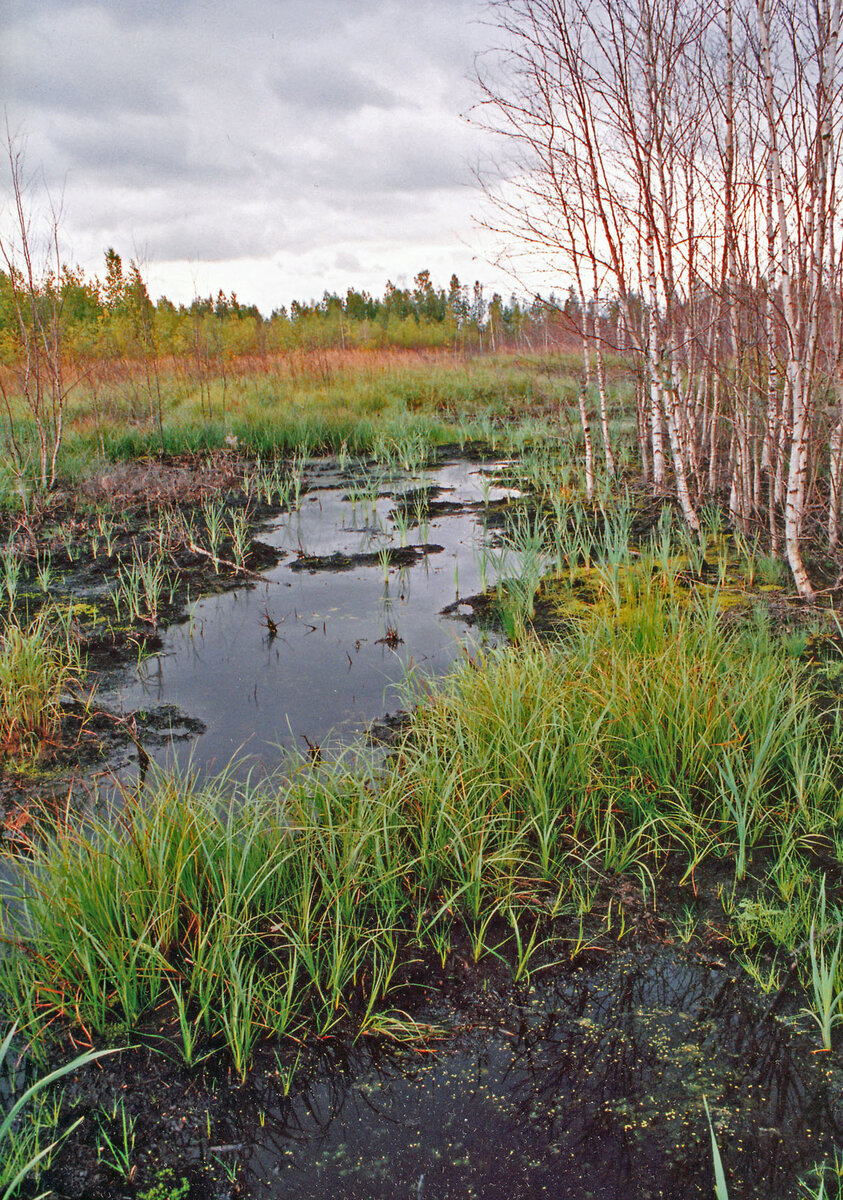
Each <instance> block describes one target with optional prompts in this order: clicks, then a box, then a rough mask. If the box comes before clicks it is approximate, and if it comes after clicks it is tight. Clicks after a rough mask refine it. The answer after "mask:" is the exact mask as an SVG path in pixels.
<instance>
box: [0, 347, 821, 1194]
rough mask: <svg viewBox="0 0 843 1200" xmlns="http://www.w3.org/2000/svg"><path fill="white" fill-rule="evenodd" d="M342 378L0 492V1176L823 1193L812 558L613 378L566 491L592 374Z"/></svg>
mask: <svg viewBox="0 0 843 1200" xmlns="http://www.w3.org/2000/svg"><path fill="white" fill-rule="evenodd" d="M326 362H327V360H326V359H325V357H324V355H319V356H317V357H315V358H314V359H312V360H306V359H305V358H304V357H302V358H300V359H299V360H298V366H297V370H296V373H295V377H293V376H290V375H286V376H285V374H284V366H283V360H282V365H281V366H279V367H278V368H277V370H276V373H275V375H274V376H273V375H269V374H267V373H253V374H252V375H249V374H248V373H247V372H245V371H244V373H243V375H242V376H241V377H239V379H238V380H237V382H236V383H232V382H231V381H228V382H227V383H226V387H225V391H224V392H222V391H221V387H222V385H221V383H220V381H218V380H217V381H215V382H213V381H212V382H213V387H212V388H211V390H203V391H202V392H201V395H200V397H199V399H198V400H197V399H196V396H195V395H194V397H193V399H191V394H192V393H191V388H190V386H189V385H188V384H186V383H185V382H184V381H181V382H180V381H179V379H178V378H177V377H176V376H174V377H173V378H172V379H165V402H164V403H163V406H162V412H163V422H162V423H161V425H160V427H159V428H157V429H156V427H155V423H154V422H150V423H149V425H148V427H147V428H146V431H145V432H144V426H143V423H142V422H139V423H137V425H136V426H135V428H134V432H132V433H131V434H129V433H127V432H125V430H126V428H127V427H128V426H127V422H126V413H125V408H124V406H125V405H126V404H127V403H129V400H127V397H128V396H129V391H128V390H127V386H126V380H127V379H128V378H131V375H130V374H127V375H126V376H125V377H124V378H122V379H120V380H118V381H117V383H116V384H114V385H112V390H111V391H108V390H107V389H105V388H99V389H98V390H96V394H94V392H92V391H88V392H86V391H85V390H84V388H83V389H80V391H79V394H78V396H76V397H75V398H74V400H73V403H72V405H71V407H70V409H69V412H68V418H69V420H68V431H67V433H66V436H65V440H64V443H63V445H62V448H61V455H60V457H59V466H60V470H59V474H58V479H59V482H58V485H57V486H56V487H55V488H54V489H52V490H48V491H46V492H43V491H39V489H38V488H37V486H36V485H35V484H34V483H32V482H31V481H29V482H27V478H26V476H25V475H24V474H21V473H18V475H15V474H14V472H10V474H9V477H8V479H7V481H6V482H7V490H6V494H5V498H4V508H3V511H2V522H3V549H2V554H1V555H0V585H2V604H3V618H2V619H3V625H2V631H1V632H0V672H2V677H3V690H2V711H0V729H1V730H2V746H3V760H2V776H0V797H1V798H2V806H3V807H2V863H0V878H2V888H3V899H4V904H3V909H2V926H0V937H2V946H3V951H2V956H0V1012H2V1016H3V1027H4V1028H5V1030H6V1035H5V1038H4V1040H3V1041H2V1043H0V1060H2V1063H3V1075H2V1081H0V1113H4V1114H5V1115H4V1117H3V1121H2V1123H0V1158H2V1166H0V1195H2V1196H3V1197H4V1200H6V1198H7V1197H8V1198H11V1197H12V1196H21V1197H34V1196H37V1195H44V1194H50V1195H53V1196H56V1197H61V1198H64V1200H95V1198H102V1200H117V1198H122V1197H132V1198H135V1200H176V1198H182V1197H183V1198H186V1200H190V1198H196V1200H198V1198H199V1197H203V1198H204V1197H212V1198H214V1200H224V1198H226V1197H235V1196H243V1197H259V1196H266V1197H282V1196H283V1197H287V1198H290V1200H295V1198H301V1200H317V1198H321V1197H328V1196H331V1197H333V1196H345V1197H349V1198H354V1200H376V1198H380V1197H383V1200H387V1197H389V1198H392V1197H396V1196H402V1197H408V1198H409V1200H414V1198H417V1200H422V1198H426V1200H457V1198H458V1197H459V1198H464V1197H487V1198H490V1197H491V1198H497V1197H500V1198H501V1200H504V1198H507V1200H517V1198H527V1197H537V1196H552V1197H556V1198H560V1197H571V1198H572V1200H573V1198H574V1197H576V1198H580V1197H596V1198H600V1200H614V1198H617V1200H620V1198H621V1197H625V1198H626V1197H635V1198H638V1197H640V1198H641V1200H644V1198H645V1197H653V1198H655V1197H664V1198H667V1197H670V1198H672V1200H685V1198H687V1200H690V1198H692V1197H703V1196H711V1195H713V1194H715V1189H716V1195H717V1196H718V1198H719V1200H723V1198H725V1197H726V1196H731V1197H733V1198H734V1197H749V1196H764V1197H777V1198H781V1200H785V1198H786V1197H799V1196H801V1197H815V1198H819V1197H823V1198H828V1197H839V1196H840V1195H843V1149H842V1148H843V1104H841V1096H842V1095H843V1092H841V1084H843V1070H841V1068H842V1067H843V1063H842V1062H841V1057H840V1055H841V1043H840V1036H841V1033H840V1030H839V1028H838V1026H839V1025H840V1023H841V1021H843V889H841V882H840V878H841V877H840V866H841V860H843V800H842V799H841V795H842V794H843V793H841V781H842V780H843V739H841V732H843V728H842V727H843V709H841V700H842V698H843V632H841V627H840V624H839V619H838V616H837V614H836V612H835V598H836V595H837V593H836V590H835V587H836V583H835V580H836V572H837V564H836V562H835V559H834V556H833V555H832V554H829V553H828V551H827V550H824V549H823V548H822V547H821V546H820V544H819V543H817V547H816V549H815V550H812V549H811V546H810V544H809V543H807V542H806V554H811V555H812V557H811V558H810V559H809V561H810V563H811V569H812V571H813V572H814V576H815V578H817V579H821V580H823V581H825V583H824V586H823V587H820V588H818V589H817V595H816V596H815V597H814V598H813V599H812V600H811V601H810V602H809V601H806V600H804V599H800V598H799V597H798V596H797V595H796V594H795V592H794V588H793V584H792V582H791V577H790V575H789V572H788V570H787V567H786V565H785V564H784V563H783V561H782V559H781V557H779V556H778V555H777V554H776V553H774V552H773V551H772V549H771V547H770V545H769V543H768V541H767V540H766V538H765V533H764V530H763V529H760V528H758V527H754V528H753V527H751V526H750V525H748V524H747V523H746V522H742V521H739V520H737V519H736V517H735V513H734V511H730V509H729V506H728V503H727V502H724V497H723V496H722V495H711V496H709V497H708V498H707V500H706V502H705V503H704V504H703V505H701V507H700V529H699V531H695V530H692V529H689V528H688V525H687V523H686V522H685V521H684V520H683V516H682V512H681V509H680V506H679V505H678V504H677V502H676V499H675V497H673V496H672V495H670V494H669V493H668V492H667V491H664V490H656V491H654V490H653V489H652V488H651V487H650V486H648V484H647V482H646V481H645V480H642V478H641V472H640V463H639V462H638V461H637V459H636V405H635V398H634V387H635V384H634V379H633V378H632V377H631V376H630V375H629V374H628V372H627V370H626V368H625V365H624V363H623V362H622V361H621V360H620V359H619V360H618V361H617V362H614V361H610V362H608V363H607V370H608V372H609V381H610V404H609V408H608V425H607V431H608V433H609V436H610V437H611V439H612V444H613V446H614V462H613V468H614V469H613V471H612V472H611V473H610V472H609V471H608V470H604V469H601V467H600V463H599V461H598V462H595V461H594V455H593V454H592V459H591V466H590V471H591V476H590V477H587V476H586V473H585V471H584V465H583V464H584V461H585V447H584V441H583V436H584V435H583V429H582V426H581V424H580V420H579V415H578V414H579V411H580V408H579V399H580V396H579V394H578V393H579V382H578V372H579V371H580V369H581V360H579V359H578V357H577V355H576V354H575V353H570V352H569V353H567V354H566V353H562V352H558V353H557V354H556V356H555V357H554V356H547V357H543V358H530V357H529V356H525V355H520V354H515V353H510V354H504V355H498V356H495V357H492V356H489V355H478V356H476V357H465V356H463V355H453V356H448V355H440V356H438V357H436V358H425V357H424V356H422V355H416V354H411V353H409V352H408V353H407V354H406V355H405V356H403V357H402V356H397V355H392V356H383V357H382V358H380V359H378V358H374V357H373V358H370V359H368V360H366V362H365V363H364V362H363V360H361V358H360V357H359V356H355V354H353V353H350V354H348V355H345V356H340V355H336V356H335V357H334V358H333V359H332V360H331V363H330V367H326ZM288 365H289V364H288ZM167 389H170V390H169V391H168V390H167ZM214 389H217V390H214ZM94 404H95V405H96V420H95V421H94V419H93V417H92V412H93V407H92V406H93V405H94ZM191 406H192V407H191ZM208 411H211V412H212V413H214V414H215V416H214V419H213V421H209V420H208V415H207V414H208ZM22 419H23V418H22V417H18V425H17V427H16V436H17V437H18V438H19V439H20V438H21V437H22V436H23V433H24V432H25V427H24V426H23V425H22V424H21V421H22Z"/></svg>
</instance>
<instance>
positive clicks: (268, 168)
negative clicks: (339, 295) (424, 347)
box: [0, 0, 513, 311]
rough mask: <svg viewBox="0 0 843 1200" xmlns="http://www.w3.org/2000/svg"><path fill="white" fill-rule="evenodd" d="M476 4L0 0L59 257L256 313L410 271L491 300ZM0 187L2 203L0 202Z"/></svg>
mask: <svg viewBox="0 0 843 1200" xmlns="http://www.w3.org/2000/svg"><path fill="white" fill-rule="evenodd" d="M486 18H487V13H486V9H485V5H484V3H483V0H236V2H234V0H0V88H2V99H3V103H4V106H5V110H6V118H7V121H8V124H9V127H10V129H11V130H12V132H13V133H18V134H21V135H25V138H26V158H27V167H28V168H29V169H30V170H33V169H35V168H37V169H38V170H39V171H42V172H43V177H44V179H45V180H46V183H47V184H48V187H49V191H50V194H51V195H52V196H63V218H62V233H63V237H64V242H65V245H66V248H67V255H68V258H69V259H70V260H71V261H73V262H76V263H79V264H80V265H82V266H83V267H84V268H85V269H86V270H87V271H89V272H91V273H100V274H101V273H102V261H103V252H104V250H105V248H106V247H107V246H114V247H115V249H117V250H118V252H119V253H120V254H122V255H123V257H124V259H126V260H128V259H129V258H132V257H138V258H140V259H141V260H142V261H143V262H145V264H146V272H147V275H148V277H149V279H150V290H151V292H152V294H153V295H159V294H161V293H166V294H167V295H169V296H170V297H171V298H173V299H175V300H182V301H184V300H189V299H190V298H191V297H192V296H193V295H195V294H197V293H198V294H207V293H208V292H210V291H216V290H217V289H219V288H223V289H224V290H225V291H232V290H234V291H236V292H237V294H238V296H239V297H240V298H241V300H243V301H245V302H252V303H257V304H258V305H260V307H261V308H262V309H264V310H265V311H270V310H271V309H272V308H273V307H276V306H277V305H279V304H282V303H288V302H289V301H290V300H291V299H292V298H294V297H297V298H299V299H307V298H311V297H318V296H321V294H322V292H323V291H324V290H325V289H328V290H334V289H337V290H340V291H344V290H345V288H346V287H348V286H350V285H355V286H358V287H365V288H368V289H369V290H371V291H373V292H375V293H378V294H379V293H381V292H382V290H383V287H384V285H385V283H386V281H387V279H392V280H393V281H395V282H410V281H411V280H412V276H413V275H414V274H415V273H416V272H417V271H418V270H420V269H422V268H424V267H427V268H429V269H430V271H431V272H432V274H433V277H434V279H435V280H436V281H437V282H440V283H446V282H447V280H448V278H449V277H450V275H451V272H453V271H456V272H457V274H458V275H459V276H460V278H461V279H463V280H464V281H473V280H474V279H476V278H479V279H481V280H483V281H484V282H486V283H487V284H489V285H492V286H495V287H499V288H500V289H501V290H503V291H506V292H508V291H510V290H512V286H513V285H512V283H511V281H509V280H507V279H506V278H505V277H504V276H502V275H501V274H500V273H498V272H496V271H495V269H494V268H493V267H492V266H491V265H490V264H489V260H490V259H492V258H493V257H494V254H495V250H496V246H495V243H494V241H493V240H492V239H491V238H490V237H489V235H484V234H483V233H482V231H480V230H479V229H478V228H477V227H476V225H475V223H474V222H473V220H472V218H473V216H475V215H476V214H477V213H478V212H479V211H480V210H481V208H482V201H481V198H480V195H479V191H478V188H477V186H476V184H475V183H474V177H473V168H474V167H475V166H476V165H477V163H478V162H479V161H483V160H484V159H486V158H487V156H488V155H489V153H490V152H492V150H493V148H492V147H491V146H490V142H489V135H487V134H483V133H482V132H481V131H480V130H478V129H477V127H476V126H475V125H472V124H470V123H469V122H467V121H465V120H464V119H463V114H466V113H467V112H468V110H469V109H470V107H471V105H472V103H474V102H475V101H476V99H477V95H476V90H475V86H474V84H473V83H472V72H473V65H474V57H475V54H476V53H478V52H482V51H483V49H484V48H485V47H487V46H488V45H489V43H490V42H491V41H492V39H493V36H494V35H493V33H492V31H491V30H490V28H489V27H488V25H487V24H486V23H485V21H486ZM7 182H8V181H7V179H6V178H5V177H4V180H3V190H4V196H3V199H4V201H6V202H7V201H8V187H7Z"/></svg>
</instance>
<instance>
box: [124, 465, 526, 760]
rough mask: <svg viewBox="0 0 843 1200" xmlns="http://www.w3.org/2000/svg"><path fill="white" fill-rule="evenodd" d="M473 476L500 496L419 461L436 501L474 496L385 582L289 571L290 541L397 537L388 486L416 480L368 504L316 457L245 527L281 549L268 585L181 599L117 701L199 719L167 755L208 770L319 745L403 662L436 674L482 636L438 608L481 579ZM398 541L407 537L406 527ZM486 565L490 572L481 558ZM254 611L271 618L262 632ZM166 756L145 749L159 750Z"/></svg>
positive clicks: (398, 680)
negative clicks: (298, 493)
mask: <svg viewBox="0 0 843 1200" xmlns="http://www.w3.org/2000/svg"><path fill="white" fill-rule="evenodd" d="M484 481H485V488H486V498H488V499H495V498H496V497H498V496H501V495H503V494H504V493H502V492H501V491H500V490H498V489H491V491H489V488H488V480H487V478H486V476H485V475H484V474H483V473H482V471H481V469H480V468H478V467H477V466H475V465H471V464H467V463H462V462H460V463H447V464H445V465H443V466H440V467H436V468H433V469H430V470H427V471H426V472H425V474H424V482H426V483H427V484H429V485H430V486H431V487H435V488H436V489H443V490H442V492H441V494H439V496H438V498H439V499H441V500H446V501H449V502H457V503H466V504H469V505H475V506H478V505H479V507H477V508H475V509H474V510H472V511H470V512H467V513H466V512H463V513H457V514H455V515H443V516H434V517H433V519H431V521H430V524H429V527H428V528H427V529H426V530H425V531H424V533H425V537H424V540H425V541H426V542H427V543H430V544H435V545H437V546H440V547H442V549H441V550H440V551H439V552H437V553H432V554H430V555H428V556H427V557H426V558H424V559H423V560H422V561H419V562H417V563H416V564H415V565H413V566H410V567H406V568H403V569H400V568H397V567H392V568H390V570H389V579H388V583H387V581H385V579H384V572H383V568H382V566H381V565H380V564H375V565H372V566H365V567H357V568H354V569H352V570H348V571H316V572H310V571H292V570H291V569H290V563H292V562H293V561H294V560H295V557H296V555H297V554H298V553H299V550H300V549H301V550H303V551H304V552H305V553H307V554H309V555H317V554H318V555H328V554H332V553H334V552H337V551H340V552H342V553H345V554H356V553H371V552H373V551H374V552H376V551H378V550H379V549H381V548H382V547H385V546H389V545H392V546H395V547H397V546H399V545H400V544H401V537H400V534H399V531H398V530H397V529H396V528H395V523H394V520H393V519H391V518H390V516H389V514H390V512H391V511H392V510H393V509H394V507H395V499H394V498H393V497H394V496H395V495H396V494H397V495H399V496H400V493H401V492H402V491H404V490H408V489H409V488H411V487H412V486H413V485H414V484H418V482H419V481H418V480H413V479H410V478H408V477H406V476H403V477H402V478H400V479H393V480H391V481H390V480H387V479H384V482H383V483H382V485H381V491H384V492H385V491H389V492H390V493H391V495H389V496H386V495H385V496H382V497H381V498H379V499H378V500H377V501H376V503H375V504H374V505H373V504H372V503H371V501H361V500H359V499H358V500H356V502H355V503H354V504H352V503H350V502H349V501H348V500H347V499H344V497H345V496H346V495H347V494H348V489H349V488H350V487H352V484H353V480H352V479H350V478H347V477H344V478H343V479H340V477H339V476H338V474H337V473H336V471H335V470H334V471H331V470H330V469H326V468H322V469H321V470H320V469H318V468H317V470H316V473H314V475H313V476H312V478H311V481H310V482H311V490H310V491H309V492H308V493H307V494H305V495H304V497H303V498H302V504H301V508H300V510H299V511H298V512H296V513H290V514H285V515H284V516H283V517H281V518H280V519H279V520H278V521H277V522H276V523H275V524H274V525H273V526H272V527H271V528H268V529H266V530H264V531H262V532H261V533H260V534H259V535H258V536H259V538H260V539H261V540H262V541H265V542H268V543H270V544H272V545H273V546H276V547H278V548H281V549H284V550H285V551H286V552H287V557H286V558H285V559H284V560H283V561H282V562H281V563H280V564H279V566H278V567H277V568H275V569H272V570H270V571H268V572H266V573H265V574H266V577H267V579H268V580H269V582H268V583H258V584H257V585H256V586H255V587H254V588H248V589H242V590H239V591H236V592H229V593H227V594H225V595H221V596H209V597H207V598H205V599H201V600H198V601H196V602H194V603H193V604H192V605H191V620H190V622H188V623H185V624H183V625H179V626H177V627H174V628H172V629H170V630H168V631H167V632H166V634H165V635H164V648H163V650H162V652H161V653H160V654H158V655H156V656H155V657H154V658H153V659H151V660H149V661H147V662H146V663H144V664H143V666H142V667H141V669H140V671H139V673H138V676H137V678H136V679H135V680H134V681H133V682H132V683H130V684H129V685H128V686H127V687H126V688H125V689H123V690H122V692H121V693H120V695H119V697H118V701H119V703H121V704H122V705H123V707H124V709H125V710H126V711H131V710H134V709H143V708H152V707H154V706H155V705H159V704H172V705H176V706H177V707H178V708H179V709H181V710H182V711H183V712H185V713H186V714H188V715H190V716H192V717H196V718H198V719H199V720H201V721H203V722H204V723H205V725H206V726H207V732H206V733H205V734H203V735H202V736H200V737H199V738H198V739H197V740H196V742H195V743H194V745H193V746H192V747H190V748H189V750H188V748H186V747H185V746H184V745H182V746H181V747H180V748H178V749H177V752H178V754H179V756H180V757H181V756H185V757H186V755H187V753H188V752H189V753H190V754H191V755H192V760H193V761H194V762H195V763H197V764H201V765H210V764H212V763H214V764H215V765H216V766H217V767H221V766H223V765H224V764H225V763H227V762H228V760H229V759H230V758H231V756H232V755H233V754H235V753H236V752H238V751H240V750H243V751H245V753H246V754H247V755H250V756H254V757H257V758H258V759H260V760H261V761H262V762H264V763H267V764H270V765H271V764H272V763H274V762H277V761H278V759H279V757H280V752H279V750H278V749H277V747H279V746H286V747H290V746H296V747H298V749H300V750H305V749H306V739H309V740H310V742H311V743H313V744H320V743H322V742H323V741H330V740H332V739H335V738H337V737H345V736H347V735H348V734H349V733H350V732H352V731H355V730H359V729H360V728H362V727H363V726H364V725H365V724H367V723H368V722H369V721H371V720H372V719H374V718H375V717H378V716H380V715H381V714H383V713H385V712H389V711H395V710H396V709H398V708H400V707H401V704H402V698H401V697H402V685H403V683H404V681H405V680H406V677H407V672H408V670H410V669H412V670H413V672H414V673H416V674H418V675H434V674H442V673H444V672H445V671H447V670H448V668H449V667H450V666H451V665H452V664H453V663H454V661H455V660H456V659H457V658H458V657H459V655H460V654H461V653H462V652H463V647H464V646H465V645H468V646H469V647H471V646H476V645H478V644H479V642H480V641H481V640H482V636H481V635H480V634H479V633H478V631H476V630H470V629H468V628H467V627H466V625H465V624H464V623H463V622H461V621H459V620H454V619H453V618H447V617H442V616H440V615H439V614H440V612H441V610H442V609H443V608H444V607H445V606H446V605H448V604H450V603H451V602H452V601H453V600H454V599H455V598H456V596H457V594H458V593H459V594H460V595H462V596H470V595H472V594H474V593H476V592H477V591H479V590H480V589H481V562H480V554H479V552H478V547H479V545H480V544H481V543H482V540H483V525H482V516H483V514H482V504H480V502H482V500H483V499H484ZM337 485H339V486H337ZM434 498H436V497H434ZM410 511H411V513H412V507H411V509H410ZM406 540H407V543H408V544H409V545H411V546H412V545H417V544H418V542H419V540H420V532H419V529H418V527H417V526H415V524H413V525H412V527H411V528H410V529H409V531H408V533H407V535H406ZM487 571H488V572H489V574H488V579H489V581H491V579H492V576H491V567H490V566H487ZM265 613H268V614H269V616H270V617H271V619H272V620H273V621H275V622H276V624H277V626H278V636H277V637H276V638H275V639H274V640H270V638H269V637H268V636H267V629H266V623H265V619H264V614H265ZM391 627H392V628H395V629H397V631H398V636H399V637H400V638H401V639H402V641H401V642H400V643H399V644H398V645H397V646H396V647H395V648H394V649H391V648H390V647H389V646H388V645H386V644H384V643H383V642H382V641H380V639H382V638H383V637H384V635H385V634H386V632H387V630H388V629H389V628H391ZM172 753H173V751H172V750H169V751H161V752H160V753H159V755H158V757H160V758H161V759H162V760H163V761H166V760H167V757H168V755H171V754H172Z"/></svg>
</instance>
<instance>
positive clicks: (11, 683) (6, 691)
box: [0, 608, 81, 753]
mask: <svg viewBox="0 0 843 1200" xmlns="http://www.w3.org/2000/svg"><path fill="white" fill-rule="evenodd" d="M80 674H81V660H80V655H79V646H78V641H77V639H76V637H75V635H74V633H73V628H72V614H71V613H61V612H60V611H59V610H57V609H49V608H45V609H42V611H41V612H40V613H39V615H38V616H37V617H36V618H35V619H34V620H33V621H31V622H30V623H29V624H28V625H26V626H22V625H19V624H18V623H17V621H15V620H11V621H7V622H6V623H5V624H4V625H3V626H2V627H0V745H1V746H3V747H4V748H5V749H6V750H8V751H11V752H13V753H32V752H34V751H35V750H37V748H38V747H39V746H40V745H41V743H42V742H44V741H47V740H50V739H53V738H55V737H56V736H57V734H58V732H59V728H60V726H61V718H62V697H63V695H64V694H65V692H67V690H68V689H69V688H70V687H71V685H72V684H73V683H75V682H77V681H78V679H79V677H80Z"/></svg>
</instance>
